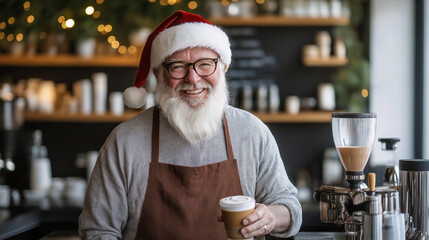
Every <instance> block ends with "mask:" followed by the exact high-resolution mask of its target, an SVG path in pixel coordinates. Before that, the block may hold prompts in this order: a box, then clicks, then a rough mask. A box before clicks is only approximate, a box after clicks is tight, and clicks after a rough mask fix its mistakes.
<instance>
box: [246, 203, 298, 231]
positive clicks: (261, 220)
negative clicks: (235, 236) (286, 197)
mask: <svg viewBox="0 0 429 240" xmlns="http://www.w3.org/2000/svg"><path fill="white" fill-rule="evenodd" d="M243 225H244V226H245V227H243V228H242V229H241V234H243V236H244V237H245V238H251V237H255V236H263V235H265V234H268V233H270V232H272V231H274V232H283V231H285V230H286V229H287V228H288V227H289V225H290V213H289V210H288V209H287V208H286V207H285V206H282V205H272V206H266V205H264V204H260V203H256V204H255V211H254V212H252V213H251V214H249V216H247V217H245V218H244V219H243Z"/></svg>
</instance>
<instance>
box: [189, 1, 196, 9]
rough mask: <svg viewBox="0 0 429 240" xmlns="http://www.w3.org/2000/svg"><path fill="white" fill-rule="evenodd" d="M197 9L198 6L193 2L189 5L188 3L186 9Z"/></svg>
mask: <svg viewBox="0 0 429 240" xmlns="http://www.w3.org/2000/svg"><path fill="white" fill-rule="evenodd" d="M197 7H198V4H197V2H195V1H190V2H189V3H188V8H189V9H192V10H193V9H195V8H197Z"/></svg>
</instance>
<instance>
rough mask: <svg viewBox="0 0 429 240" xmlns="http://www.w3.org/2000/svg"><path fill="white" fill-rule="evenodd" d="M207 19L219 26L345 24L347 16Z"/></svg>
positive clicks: (347, 20)
mask: <svg viewBox="0 0 429 240" xmlns="http://www.w3.org/2000/svg"><path fill="white" fill-rule="evenodd" d="M209 21H210V22H211V23H213V24H215V25H221V26H346V25H349V22H350V21H349V18H347V17H340V18H299V17H282V16H255V17H248V18H246V17H219V18H210V19H209Z"/></svg>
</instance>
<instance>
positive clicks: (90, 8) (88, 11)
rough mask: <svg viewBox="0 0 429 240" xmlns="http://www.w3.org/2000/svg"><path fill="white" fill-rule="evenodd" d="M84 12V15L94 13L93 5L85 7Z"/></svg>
mask: <svg viewBox="0 0 429 240" xmlns="http://www.w3.org/2000/svg"><path fill="white" fill-rule="evenodd" d="M85 13H86V15H92V14H93V13H94V7H93V6H88V7H86V9H85Z"/></svg>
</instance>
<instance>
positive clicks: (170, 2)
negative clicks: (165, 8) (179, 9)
mask: <svg viewBox="0 0 429 240" xmlns="http://www.w3.org/2000/svg"><path fill="white" fill-rule="evenodd" d="M167 2H168V4H170V5H174V4H176V0H168V1H167Z"/></svg>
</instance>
